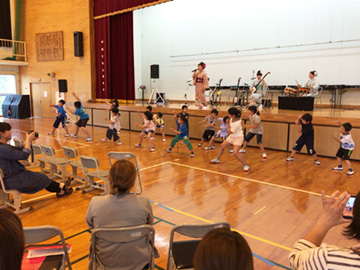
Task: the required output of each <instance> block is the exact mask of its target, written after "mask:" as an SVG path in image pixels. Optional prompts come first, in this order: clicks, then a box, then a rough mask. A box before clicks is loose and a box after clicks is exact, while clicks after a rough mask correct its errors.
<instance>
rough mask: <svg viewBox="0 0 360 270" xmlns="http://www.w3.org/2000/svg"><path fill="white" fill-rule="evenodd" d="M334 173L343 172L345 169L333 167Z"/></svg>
mask: <svg viewBox="0 0 360 270" xmlns="http://www.w3.org/2000/svg"><path fill="white" fill-rule="evenodd" d="M332 169H333V170H334V171H342V170H343V167H342V166H341V167H339V166H337V167H333V168H332Z"/></svg>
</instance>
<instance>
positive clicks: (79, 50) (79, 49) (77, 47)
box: [74, 32, 84, 56]
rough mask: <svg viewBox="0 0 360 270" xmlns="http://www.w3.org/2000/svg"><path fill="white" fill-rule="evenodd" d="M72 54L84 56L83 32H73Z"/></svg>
mask: <svg viewBox="0 0 360 270" xmlns="http://www.w3.org/2000/svg"><path fill="white" fill-rule="evenodd" d="M74 55H75V56H84V45H83V33H82V32H74Z"/></svg>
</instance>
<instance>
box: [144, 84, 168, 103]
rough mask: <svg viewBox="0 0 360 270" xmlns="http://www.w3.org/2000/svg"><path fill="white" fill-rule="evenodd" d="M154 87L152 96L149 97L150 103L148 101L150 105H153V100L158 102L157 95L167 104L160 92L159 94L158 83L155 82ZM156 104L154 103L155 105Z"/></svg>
mask: <svg viewBox="0 0 360 270" xmlns="http://www.w3.org/2000/svg"><path fill="white" fill-rule="evenodd" d="M152 86H153V87H152V89H151V94H150V97H149V101H148V104H152V102H151V101H152V99H154V100H155V102H156V94H159V98H160V99H161V100H162V102H163V103H164V104H165V100H164V98H163V97H162V96H161V94H160V92H159V90H158V89H157V88H156V81H155V80H153V85H152ZM155 102H154V103H155Z"/></svg>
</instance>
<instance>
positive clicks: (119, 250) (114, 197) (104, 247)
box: [86, 160, 153, 270]
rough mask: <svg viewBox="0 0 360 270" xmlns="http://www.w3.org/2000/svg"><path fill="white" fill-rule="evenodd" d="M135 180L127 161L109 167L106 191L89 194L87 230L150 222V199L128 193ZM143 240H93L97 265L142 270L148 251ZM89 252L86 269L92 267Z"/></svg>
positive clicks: (130, 164) (91, 258)
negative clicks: (108, 191)
mask: <svg viewBox="0 0 360 270" xmlns="http://www.w3.org/2000/svg"><path fill="white" fill-rule="evenodd" d="M135 179H136V168H135V166H134V164H132V163H131V162H130V161H128V160H119V161H116V162H115V163H114V164H113V165H112V166H111V168H110V172H109V181H110V194H109V195H106V196H97V197H93V198H92V199H91V202H90V205H89V208H88V210H87V213H86V222H87V224H88V225H89V228H90V229H97V228H120V227H130V226H139V225H145V224H153V212H152V208H151V204H150V201H149V200H148V199H147V198H145V197H142V196H138V195H134V194H130V189H131V188H132V187H133V186H134V183H135ZM144 239H145V238H141V239H139V240H136V241H132V242H129V243H111V242H108V241H106V240H101V239H99V240H97V241H96V244H97V245H96V246H97V254H98V255H99V256H98V257H99V261H98V264H101V265H106V266H108V267H111V269H118V270H129V269H132V270H142V269H145V268H146V266H147V265H148V264H149V262H150V258H151V251H152V250H151V245H150V243H149V242H148V241H146V240H144ZM92 252H93V251H92V250H90V255H89V258H90V261H89V269H92V268H91V267H93V263H94V262H93V261H92V260H93V256H92ZM98 269H103V268H101V267H100V268H98ZM106 269H108V268H106Z"/></svg>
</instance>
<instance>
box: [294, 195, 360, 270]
mask: <svg viewBox="0 0 360 270" xmlns="http://www.w3.org/2000/svg"><path fill="white" fill-rule="evenodd" d="M339 194H340V192H339V191H335V192H334V193H333V194H331V196H330V197H329V198H328V197H326V196H325V192H324V191H323V192H322V205H323V207H322V212H321V214H320V217H319V218H318V220H317V222H316V223H315V225H314V226H313V227H312V228H311V229H310V231H309V232H308V233H307V234H306V235H305V237H304V238H303V239H300V240H298V241H297V242H296V243H295V245H294V247H293V250H292V251H291V253H290V255H289V261H290V265H291V267H292V269H301V270H306V269H334V270H337V269H358V268H360V248H359V246H354V247H350V248H348V247H338V246H335V245H329V244H325V243H323V244H322V241H323V239H324V237H325V236H326V234H327V232H328V231H329V229H331V228H332V227H334V226H336V225H339V224H343V223H348V226H347V227H346V228H345V230H344V231H343V235H344V236H346V237H347V238H349V239H354V240H357V242H358V244H359V240H360V192H359V193H358V194H357V196H356V199H355V203H354V207H353V216H354V217H353V219H352V220H350V221H349V219H344V218H343V216H342V213H343V210H344V207H345V205H346V203H347V201H348V200H349V198H350V195H349V194H348V193H347V192H343V193H341V194H340V195H339Z"/></svg>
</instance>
